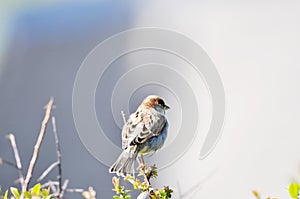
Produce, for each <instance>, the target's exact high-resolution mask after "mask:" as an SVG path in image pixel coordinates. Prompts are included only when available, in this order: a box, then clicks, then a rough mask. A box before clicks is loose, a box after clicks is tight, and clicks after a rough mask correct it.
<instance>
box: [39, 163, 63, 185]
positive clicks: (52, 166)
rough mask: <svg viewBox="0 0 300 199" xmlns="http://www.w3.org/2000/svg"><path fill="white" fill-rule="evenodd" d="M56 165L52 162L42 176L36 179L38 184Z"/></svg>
mask: <svg viewBox="0 0 300 199" xmlns="http://www.w3.org/2000/svg"><path fill="white" fill-rule="evenodd" d="M57 165H58V162H57V161H56V162H54V163H52V164H51V165H50V166H49V167H48V168H47V169H46V170H45V171H44V172H43V173H42V175H41V176H40V177H39V178H38V179H37V181H38V182H40V181H41V180H43V179H44V178H45V177H46V176H47V175H48V174H49V173H50V171H52V169H53V168H54V167H56V166H57Z"/></svg>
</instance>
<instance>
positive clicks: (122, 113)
mask: <svg viewBox="0 0 300 199" xmlns="http://www.w3.org/2000/svg"><path fill="white" fill-rule="evenodd" d="M121 115H122V118H123V122H124V124H126V116H125V113H124V111H121Z"/></svg>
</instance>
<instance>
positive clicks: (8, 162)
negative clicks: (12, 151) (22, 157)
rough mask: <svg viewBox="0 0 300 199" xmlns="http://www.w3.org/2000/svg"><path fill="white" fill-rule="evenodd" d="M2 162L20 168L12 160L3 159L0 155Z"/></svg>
mask: <svg viewBox="0 0 300 199" xmlns="http://www.w3.org/2000/svg"><path fill="white" fill-rule="evenodd" d="M0 164H7V165H9V166H11V167H14V168H15V169H18V166H17V165H16V164H14V163H12V162H10V161H8V160H5V159H3V158H1V157H0Z"/></svg>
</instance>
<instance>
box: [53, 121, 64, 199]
mask: <svg viewBox="0 0 300 199" xmlns="http://www.w3.org/2000/svg"><path fill="white" fill-rule="evenodd" d="M52 128H53V134H54V139H55V146H56V154H57V166H58V176H57V180H58V193H59V194H60V193H61V191H62V187H61V186H62V184H61V180H62V169H61V151H60V144H59V139H58V135H57V131H56V122H55V117H54V116H52Z"/></svg>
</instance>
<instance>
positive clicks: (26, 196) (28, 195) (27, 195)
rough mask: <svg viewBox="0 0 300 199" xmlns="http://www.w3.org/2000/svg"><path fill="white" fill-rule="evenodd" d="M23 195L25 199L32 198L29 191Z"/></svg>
mask: <svg viewBox="0 0 300 199" xmlns="http://www.w3.org/2000/svg"><path fill="white" fill-rule="evenodd" d="M23 195H24V197H25V198H29V199H31V198H32V195H31V193H29V192H28V191H25V192H24V193H23Z"/></svg>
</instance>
